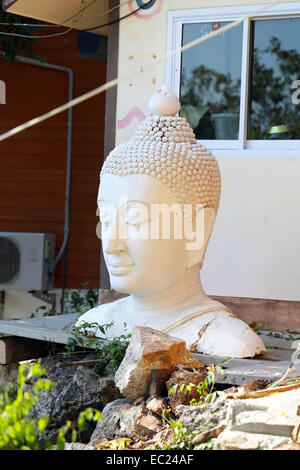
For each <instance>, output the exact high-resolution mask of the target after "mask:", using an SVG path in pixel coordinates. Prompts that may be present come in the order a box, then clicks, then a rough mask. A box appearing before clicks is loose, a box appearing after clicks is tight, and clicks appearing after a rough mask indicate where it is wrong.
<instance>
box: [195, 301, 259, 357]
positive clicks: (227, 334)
mask: <svg viewBox="0 0 300 470" xmlns="http://www.w3.org/2000/svg"><path fill="white" fill-rule="evenodd" d="M200 318H201V317H200ZM198 327H200V328H199V331H198V339H197V341H196V342H195V343H194V345H193V346H194V348H195V349H194V350H196V351H197V352H205V353H206V354H211V355H217V356H226V357H253V356H255V355H257V354H261V353H264V352H265V351H266V348H265V345H264V343H263V341H262V340H261V338H260V337H259V335H258V334H257V333H256V332H255V331H254V330H253V329H252V328H251V327H250V326H249V325H248V324H247V323H246V322H244V321H243V320H241V319H240V318H238V317H236V316H235V315H233V314H232V313H231V312H230V311H227V310H225V309H223V310H222V308H220V309H218V310H216V311H215V312H211V313H209V314H207V315H204V316H203V317H202V318H201V322H199V323H198Z"/></svg>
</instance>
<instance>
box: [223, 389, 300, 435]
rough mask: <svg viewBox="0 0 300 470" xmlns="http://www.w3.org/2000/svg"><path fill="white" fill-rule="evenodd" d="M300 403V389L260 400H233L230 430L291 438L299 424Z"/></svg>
mask: <svg viewBox="0 0 300 470" xmlns="http://www.w3.org/2000/svg"><path fill="white" fill-rule="evenodd" d="M299 402H300V390H299V389H295V390H290V391H287V392H282V393H275V394H273V395H270V396H266V397H262V398H255V399H246V400H233V401H232V403H231V408H232V410H231V413H232V425H231V429H232V430H236V431H244V432H250V433H251V432H252V433H261V434H271V435H276V436H286V437H290V436H291V435H292V431H293V429H294V428H295V427H296V426H297V425H299V423H300V417H299V416H298V415H297V411H298V406H299Z"/></svg>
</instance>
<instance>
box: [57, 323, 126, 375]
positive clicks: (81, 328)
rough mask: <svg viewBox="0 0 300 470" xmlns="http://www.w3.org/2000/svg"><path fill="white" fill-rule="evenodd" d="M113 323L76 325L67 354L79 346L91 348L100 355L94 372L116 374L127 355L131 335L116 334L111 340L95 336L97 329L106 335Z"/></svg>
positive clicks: (69, 341) (67, 347)
mask: <svg viewBox="0 0 300 470" xmlns="http://www.w3.org/2000/svg"><path fill="white" fill-rule="evenodd" d="M112 325H113V322H111V323H107V324H104V325H99V324H98V323H88V322H83V323H82V324H80V325H78V326H74V327H73V331H72V333H71V337H70V338H69V340H68V343H67V345H66V351H67V354H68V355H69V356H70V354H71V353H72V352H74V351H75V350H76V347H77V346H82V347H84V348H91V349H93V350H94V352H95V354H96V355H97V356H98V362H97V364H96V365H95V367H94V372H95V373H99V372H104V373H106V374H114V373H115V372H116V371H117V369H118V367H119V365H120V364H121V362H122V360H123V358H124V356H125V352H126V349H127V346H128V344H129V341H130V337H131V335H130V334H128V335H121V336H115V337H113V338H112V339H111V340H109V341H107V340H105V341H104V340H102V339H101V338H97V337H96V336H95V333H96V332H97V330H100V332H101V333H102V334H103V335H104V336H105V334H106V331H107V330H108V329H109V328H111V327H112Z"/></svg>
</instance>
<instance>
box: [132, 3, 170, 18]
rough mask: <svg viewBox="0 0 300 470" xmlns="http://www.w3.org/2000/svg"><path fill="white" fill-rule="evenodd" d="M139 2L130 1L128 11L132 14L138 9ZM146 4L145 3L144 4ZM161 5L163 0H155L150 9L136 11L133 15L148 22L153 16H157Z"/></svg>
mask: <svg viewBox="0 0 300 470" xmlns="http://www.w3.org/2000/svg"><path fill="white" fill-rule="evenodd" d="M139 3H140V2H137V0H130V2H129V3H128V8H129V10H130V11H131V12H132V13H133V12H134V11H135V10H136V9H137V8H138V7H140V6H141V5H139ZM145 3H147V2H145ZM162 5H163V0H156V2H155V3H154V4H153V7H151V8H145V9H143V10H139V11H136V12H135V13H134V15H135V16H136V17H137V18H140V19H143V20H149V19H150V18H152V16H154V15H158V14H159V13H160V11H161V9H162Z"/></svg>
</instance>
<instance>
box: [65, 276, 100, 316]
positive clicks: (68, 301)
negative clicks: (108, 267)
mask: <svg viewBox="0 0 300 470" xmlns="http://www.w3.org/2000/svg"><path fill="white" fill-rule="evenodd" d="M98 295H99V287H96V288H95V289H88V282H84V283H83V284H82V285H81V287H80V289H77V290H71V289H67V290H66V293H65V313H75V312H77V313H79V314H80V315H83V314H84V313H85V312H87V311H88V310H90V309H91V308H94V307H96V306H97V305H98Z"/></svg>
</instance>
